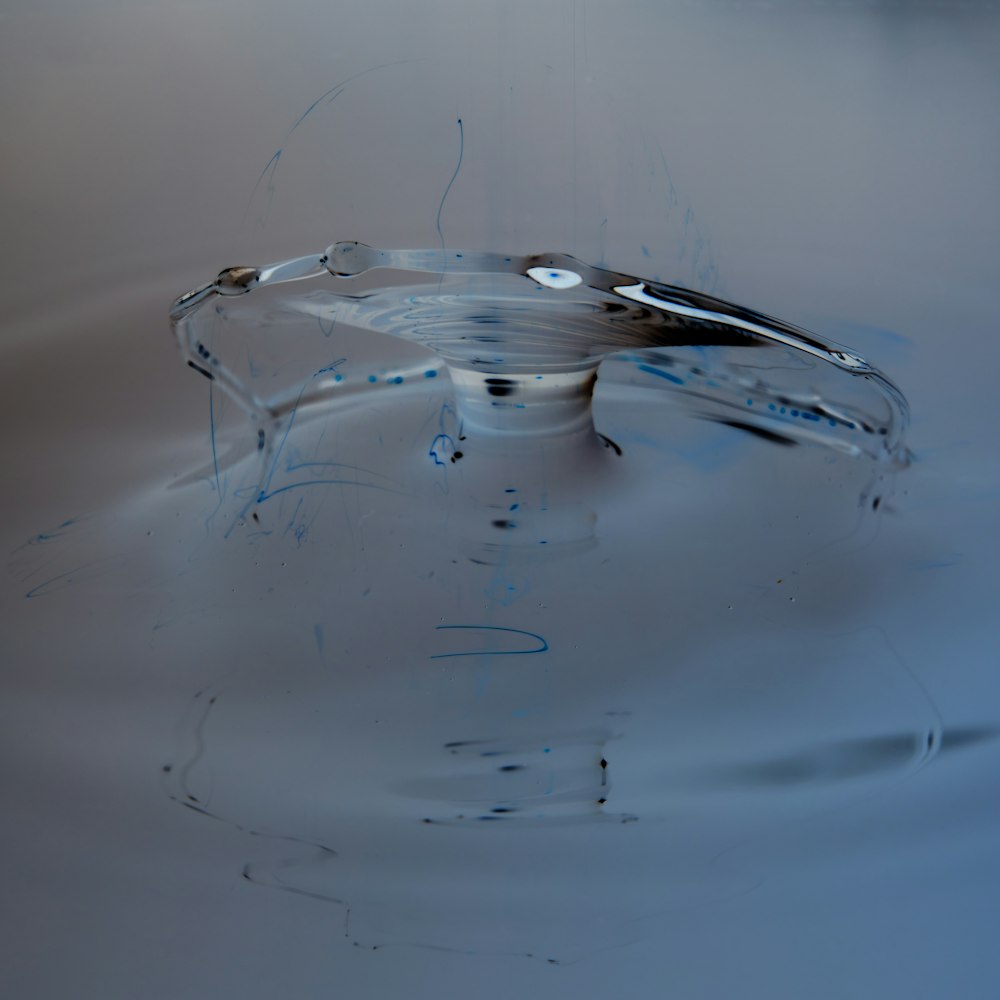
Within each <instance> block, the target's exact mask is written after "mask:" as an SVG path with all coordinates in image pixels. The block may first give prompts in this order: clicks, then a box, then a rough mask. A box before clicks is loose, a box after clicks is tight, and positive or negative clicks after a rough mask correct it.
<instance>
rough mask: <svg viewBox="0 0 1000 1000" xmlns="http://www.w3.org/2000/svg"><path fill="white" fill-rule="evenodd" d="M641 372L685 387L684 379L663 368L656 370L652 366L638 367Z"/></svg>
mask: <svg viewBox="0 0 1000 1000" xmlns="http://www.w3.org/2000/svg"><path fill="white" fill-rule="evenodd" d="M636 367H638V369H639V371H641V372H646V373H647V374H649V375H655V376H656V377H657V378H665V379H666V380H667V381H668V382H674V383H676V384H677V385H683V384H684V379H682V378H678V377H677V376H676V375H671V374H670V372H665V371H663V370H662V369H661V368H654V367H653V366H652V365H637V366H636Z"/></svg>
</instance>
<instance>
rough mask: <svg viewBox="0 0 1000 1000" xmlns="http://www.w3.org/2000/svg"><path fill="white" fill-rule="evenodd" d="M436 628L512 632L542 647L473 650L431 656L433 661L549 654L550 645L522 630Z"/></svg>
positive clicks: (538, 636) (496, 627)
mask: <svg viewBox="0 0 1000 1000" xmlns="http://www.w3.org/2000/svg"><path fill="white" fill-rule="evenodd" d="M435 628H436V629H437V630H441V629H467V630H471V629H475V630H477V631H481V632H510V633H512V634H513V635H526V636H528V637H529V638H531V639H537V640H538V642H539V643H541V645H540V646H538V647H537V648H536V649H501V650H493V649H472V650H468V651H466V652H463V653H436V654H434V655H433V656H431V659H432V660H443V659H446V658H448V657H452V656H526V655H529V654H531V653H544V652H547V651H548V648H549V644H548V643H547V642H546V641H545V640H544V639H543V638H542V637H541V636H540V635H539V634H538V633H537V632H528V631H527V630H525V629H521V628H504V627H503V626H501V625H436V626H435Z"/></svg>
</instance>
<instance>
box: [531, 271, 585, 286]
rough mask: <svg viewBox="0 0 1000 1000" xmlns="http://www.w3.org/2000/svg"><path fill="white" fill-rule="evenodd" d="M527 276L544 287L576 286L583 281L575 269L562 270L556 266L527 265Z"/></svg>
mask: <svg viewBox="0 0 1000 1000" xmlns="http://www.w3.org/2000/svg"><path fill="white" fill-rule="evenodd" d="M528 277H529V278H533V279H534V280H535V281H537V282H538V284H540V285H544V286H545V287H546V288H576V286H577V285H579V284H580V282H581V281H583V278H581V277H580V275H578V274H577V273H576V271H564V270H563V269H562V268H558V267H529V268H528Z"/></svg>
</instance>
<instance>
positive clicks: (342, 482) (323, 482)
mask: <svg viewBox="0 0 1000 1000" xmlns="http://www.w3.org/2000/svg"><path fill="white" fill-rule="evenodd" d="M305 486H365V487H367V488H368V489H370V490H380V491H381V492H383V493H395V494H397V495H399V496H402V495H403V493H402V491H401V490H391V489H389V488H388V487H387V486H376V485H375V484H374V483H361V482H358V480H357V479H307V480H304V481H303V482H301V483H289V484H288V485H287V486H279V487H278V488H277V489H274V490H271V491H270V492H269V493H268V492H265V491H264V490H261V491H260V493H259V494H258V495H257V503H263V502H264V501H265V500H270V499H271V497H276V496H278V495H279V494H281V493H287V492H288V491H289V490H297V489H301V488H302V487H305Z"/></svg>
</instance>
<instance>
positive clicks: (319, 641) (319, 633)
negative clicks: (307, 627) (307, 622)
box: [313, 624, 323, 655]
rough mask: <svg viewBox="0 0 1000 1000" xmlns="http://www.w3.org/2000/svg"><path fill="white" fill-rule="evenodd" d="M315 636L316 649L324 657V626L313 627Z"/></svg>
mask: <svg viewBox="0 0 1000 1000" xmlns="http://www.w3.org/2000/svg"><path fill="white" fill-rule="evenodd" d="M313 635H314V636H315V637H316V649H317V650H318V651H319V653H320V654H321V655H322V653H323V626H322V625H319V624H317V625H313Z"/></svg>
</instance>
